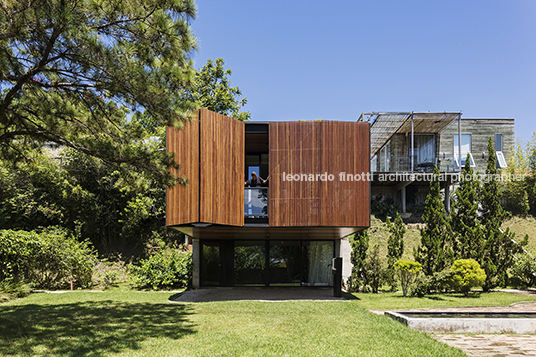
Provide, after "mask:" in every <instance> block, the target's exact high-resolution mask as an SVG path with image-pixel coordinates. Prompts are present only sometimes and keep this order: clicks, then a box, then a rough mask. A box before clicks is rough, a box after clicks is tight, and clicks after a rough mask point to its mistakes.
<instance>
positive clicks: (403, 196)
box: [400, 186, 406, 213]
mask: <svg viewBox="0 0 536 357" xmlns="http://www.w3.org/2000/svg"><path fill="white" fill-rule="evenodd" d="M400 200H401V201H402V213H406V186H402V188H401V189H400Z"/></svg>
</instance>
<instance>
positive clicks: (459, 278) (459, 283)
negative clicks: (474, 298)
mask: <svg viewBox="0 0 536 357" xmlns="http://www.w3.org/2000/svg"><path fill="white" fill-rule="evenodd" d="M450 270H451V271H452V272H453V273H454V274H453V275H452V276H451V277H450V283H451V286H452V287H453V288H454V289H455V290H456V291H460V292H462V293H463V294H464V295H465V296H467V295H469V291H471V288H473V287H475V286H481V285H482V284H483V283H484V281H485V280H486V273H485V272H484V269H482V268H480V264H478V262H477V261H476V260H474V259H460V260H456V261H455V262H454V264H452V267H451V268H450Z"/></svg>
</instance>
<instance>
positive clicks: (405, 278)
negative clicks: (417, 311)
mask: <svg viewBox="0 0 536 357" xmlns="http://www.w3.org/2000/svg"><path fill="white" fill-rule="evenodd" d="M393 268H394V269H395V271H396V272H397V273H398V277H399V278H400V284H401V285H402V294H403V295H404V296H408V291H409V287H410V285H411V284H412V283H413V281H414V280H415V277H416V276H417V275H418V274H419V272H420V271H421V270H422V265H421V263H417V262H413V261H411V260H397V261H396V262H395V263H394V264H393Z"/></svg>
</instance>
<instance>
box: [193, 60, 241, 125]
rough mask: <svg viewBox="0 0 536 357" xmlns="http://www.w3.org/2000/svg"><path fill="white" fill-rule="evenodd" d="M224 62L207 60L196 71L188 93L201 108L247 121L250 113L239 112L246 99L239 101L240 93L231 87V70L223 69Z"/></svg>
mask: <svg viewBox="0 0 536 357" xmlns="http://www.w3.org/2000/svg"><path fill="white" fill-rule="evenodd" d="M224 65H225V61H224V60H223V59H222V58H217V59H216V61H215V62H214V61H212V60H211V59H208V60H207V64H205V65H204V66H203V67H202V68H201V69H200V70H199V71H197V73H196V76H195V80H194V85H193V88H192V90H191V92H190V96H191V100H193V101H195V102H196V103H198V104H199V105H200V106H201V107H203V108H206V109H209V110H212V111H214V112H216V113H220V114H223V115H227V116H230V117H232V118H234V119H237V120H240V121H248V120H249V119H250V118H251V113H250V112H240V108H241V107H243V106H244V105H246V103H247V99H246V98H245V97H244V98H242V99H239V98H240V96H241V95H242V91H241V90H240V89H239V88H238V87H231V81H230V79H229V76H231V74H232V73H233V72H232V71H231V69H225V68H224Z"/></svg>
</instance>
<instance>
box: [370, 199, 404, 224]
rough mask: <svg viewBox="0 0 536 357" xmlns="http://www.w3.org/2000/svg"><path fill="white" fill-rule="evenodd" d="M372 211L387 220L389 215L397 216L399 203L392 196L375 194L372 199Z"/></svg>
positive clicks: (377, 216) (379, 217)
mask: <svg viewBox="0 0 536 357" xmlns="http://www.w3.org/2000/svg"><path fill="white" fill-rule="evenodd" d="M370 213H372V214H373V215H374V216H376V218H378V219H381V220H382V221H384V222H385V220H386V219H387V217H395V216H396V214H397V213H398V204H397V203H396V202H395V200H394V199H393V198H392V197H391V196H387V197H383V196H382V195H377V196H374V197H372V198H371V199H370Z"/></svg>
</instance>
